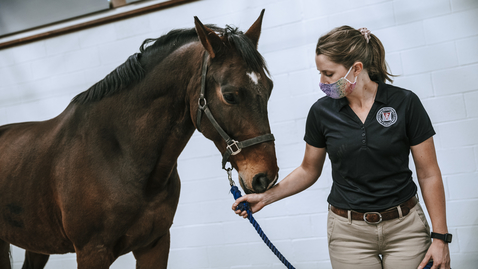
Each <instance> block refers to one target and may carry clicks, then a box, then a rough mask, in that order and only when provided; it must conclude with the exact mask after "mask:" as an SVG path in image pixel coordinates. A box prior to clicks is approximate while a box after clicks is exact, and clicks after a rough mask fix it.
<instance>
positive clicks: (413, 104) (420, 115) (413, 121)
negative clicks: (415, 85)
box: [407, 92, 435, 146]
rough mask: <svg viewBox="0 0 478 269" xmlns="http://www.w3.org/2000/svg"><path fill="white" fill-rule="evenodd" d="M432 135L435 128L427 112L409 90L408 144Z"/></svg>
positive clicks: (413, 144)
mask: <svg viewBox="0 0 478 269" xmlns="http://www.w3.org/2000/svg"><path fill="white" fill-rule="evenodd" d="M433 135H435V130H434V129H433V125H432V122H431V120H430V117H429V116H428V113H427V112H426V110H425V108H424V107H423V105H422V102H421V101H420V99H419V98H418V96H417V95H416V94H414V93H413V92H411V100H410V106H409V110H408V122H407V136H408V138H409V141H410V146H415V145H418V144H420V143H422V142H423V141H425V140H427V139H428V138H430V137H432V136H433Z"/></svg>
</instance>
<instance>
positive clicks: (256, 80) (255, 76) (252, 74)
mask: <svg viewBox="0 0 478 269" xmlns="http://www.w3.org/2000/svg"><path fill="white" fill-rule="evenodd" d="M246 74H247V75H248V76H249V78H250V79H251V80H252V82H254V84H256V85H257V84H259V79H260V78H261V75H259V74H257V73H256V72H250V73H246Z"/></svg>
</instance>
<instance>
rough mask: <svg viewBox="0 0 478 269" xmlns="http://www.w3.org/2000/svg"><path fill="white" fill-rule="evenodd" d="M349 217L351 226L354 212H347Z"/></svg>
mask: <svg viewBox="0 0 478 269" xmlns="http://www.w3.org/2000/svg"><path fill="white" fill-rule="evenodd" d="M347 215H348V219H349V224H352V211H351V210H347Z"/></svg>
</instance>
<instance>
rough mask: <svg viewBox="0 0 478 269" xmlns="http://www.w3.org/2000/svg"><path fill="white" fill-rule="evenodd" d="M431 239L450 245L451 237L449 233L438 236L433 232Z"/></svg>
mask: <svg viewBox="0 0 478 269" xmlns="http://www.w3.org/2000/svg"><path fill="white" fill-rule="evenodd" d="M431 237H432V238H436V239H440V240H442V241H443V242H445V243H451V238H452V235H451V234H449V233H446V234H439V233H434V232H432V235H431Z"/></svg>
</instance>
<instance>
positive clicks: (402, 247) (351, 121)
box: [233, 26, 451, 269]
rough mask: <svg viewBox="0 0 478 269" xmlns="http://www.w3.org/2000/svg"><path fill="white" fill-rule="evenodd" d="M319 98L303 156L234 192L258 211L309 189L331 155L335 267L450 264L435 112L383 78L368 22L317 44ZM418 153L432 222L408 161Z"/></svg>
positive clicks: (383, 64) (308, 126)
mask: <svg viewBox="0 0 478 269" xmlns="http://www.w3.org/2000/svg"><path fill="white" fill-rule="evenodd" d="M315 62H316V65H317V69H318V71H319V72H320V74H321V77H320V85H319V86H320V88H321V90H322V91H324V93H325V94H326V95H327V96H326V97H323V98H321V99H319V100H318V101H317V102H316V103H315V104H314V105H313V106H312V107H311V109H310V112H309V115H308V117H307V123H306V132H305V137H304V140H305V141H306V150H305V154H304V159H303V161H302V164H301V165H300V166H299V167H298V168H296V169H295V170H294V171H293V172H292V173H290V174H289V175H288V176H287V177H285V178H284V179H283V180H282V181H281V182H280V183H279V184H277V186H275V187H274V188H272V189H270V190H268V191H266V192H265V193H261V194H250V195H246V196H243V197H242V198H240V199H238V200H236V202H235V203H234V204H233V210H235V211H236V213H237V214H239V215H241V216H243V217H246V216H247V213H246V212H245V211H243V212H241V211H240V210H236V208H237V205H238V204H239V203H240V202H243V201H247V202H249V203H250V206H251V209H252V212H257V211H259V210H261V209H262V208H263V207H264V206H266V205H268V204H270V203H273V202H275V201H278V200H280V199H282V198H285V197H288V196H291V195H293V194H296V193H298V192H301V191H303V190H305V189H307V188H308V187H310V186H311V185H312V184H314V182H315V181H316V180H317V179H318V178H319V176H320V174H321V172H322V167H323V164H324V161H325V157H326V153H328V155H329V159H330V161H331V163H332V177H333V184H332V188H331V192H330V195H329V197H328V202H329V204H330V206H329V214H328V220H327V221H328V223H327V227H328V228H327V229H328V242H329V254H330V260H331V263H332V266H333V268H334V269H342V268H367V269H371V268H400V269H408V268H409V269H412V268H417V267H418V268H423V267H425V266H426V265H427V263H428V262H429V261H431V260H433V263H434V264H433V267H431V268H433V269H438V268H442V269H443V268H444V269H449V268H450V257H449V249H448V242H450V241H451V235H450V234H448V229H447V224H446V214H445V194H444V188H443V182H442V178H441V173H440V169H439V167H438V164H437V160H436V154H435V147H434V143H433V135H434V134H435V131H434V130H433V127H432V124H431V122H430V119H429V117H428V115H427V113H426V111H425V110H424V108H423V106H422V104H421V102H420V100H419V99H418V97H417V96H416V95H415V94H414V93H412V92H411V91H408V90H405V89H401V88H398V87H395V86H392V85H389V84H385V82H386V81H387V80H388V81H390V82H392V79H391V78H390V77H391V76H392V75H391V74H390V73H388V72H387V66H386V62H385V50H384V48H383V45H382V43H381V42H380V40H379V39H378V38H377V37H376V36H375V35H373V34H371V33H370V31H369V30H367V29H366V28H361V29H359V30H356V29H353V28H351V27H349V26H342V27H339V28H336V29H333V30H332V31H331V32H329V33H328V34H326V35H324V36H322V37H321V38H320V39H319V41H318V44H317V48H316V57H315ZM410 151H411V152H412V156H413V160H414V162H415V167H416V171H417V177H418V182H419V184H420V187H421V190H422V196H423V198H424V201H425V205H426V207H427V209H428V213H429V215H430V219H431V222H432V225H433V232H434V233H432V236H431V237H433V238H434V239H433V242H432V240H431V238H430V228H429V226H428V223H427V220H426V218H425V215H424V213H423V210H422V208H421V207H420V204H419V203H418V198H417V195H416V193H417V186H416V184H415V183H414V182H413V180H412V172H411V170H410V169H409V167H408V164H409V153H410Z"/></svg>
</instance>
